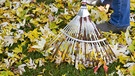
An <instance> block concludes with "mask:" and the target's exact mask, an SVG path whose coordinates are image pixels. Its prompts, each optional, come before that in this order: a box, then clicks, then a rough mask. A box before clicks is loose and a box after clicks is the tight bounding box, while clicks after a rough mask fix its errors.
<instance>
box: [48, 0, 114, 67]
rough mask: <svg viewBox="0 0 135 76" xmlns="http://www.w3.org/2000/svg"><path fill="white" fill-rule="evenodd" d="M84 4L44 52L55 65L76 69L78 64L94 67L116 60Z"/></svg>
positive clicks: (84, 2)
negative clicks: (73, 66)
mask: <svg viewBox="0 0 135 76" xmlns="http://www.w3.org/2000/svg"><path fill="white" fill-rule="evenodd" d="M86 4H87V3H86V1H82V4H81V8H80V10H79V12H78V14H77V15H76V16H75V17H74V18H73V19H72V20H71V21H70V22H69V23H68V24H67V25H66V26H65V27H64V28H63V29H61V30H60V33H59V34H58V35H57V36H56V38H54V40H53V41H51V43H50V45H49V49H48V50H46V53H47V54H48V53H49V54H48V55H50V58H53V59H54V61H55V62H56V63H57V64H60V63H62V62H68V63H71V64H73V65H75V67H76V68H78V65H79V64H83V65H84V66H85V67H94V66H97V65H98V64H100V61H101V60H103V61H104V62H105V63H107V64H109V63H112V62H113V61H114V60H115V59H116V56H115V54H114V53H113V51H112V49H111V47H110V46H109V44H108V43H107V41H106V38H103V36H102V34H101V33H100V32H99V30H98V29H97V28H96V24H95V23H94V22H93V21H92V20H91V19H90V17H89V16H90V13H89V12H88V10H87V7H86ZM48 51H49V52H48Z"/></svg>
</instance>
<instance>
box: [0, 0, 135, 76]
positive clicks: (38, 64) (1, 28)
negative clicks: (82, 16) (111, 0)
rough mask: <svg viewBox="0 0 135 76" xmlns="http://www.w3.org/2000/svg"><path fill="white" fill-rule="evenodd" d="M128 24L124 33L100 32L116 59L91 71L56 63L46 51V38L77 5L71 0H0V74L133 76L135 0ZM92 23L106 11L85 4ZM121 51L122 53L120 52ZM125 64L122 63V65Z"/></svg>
mask: <svg viewBox="0 0 135 76" xmlns="http://www.w3.org/2000/svg"><path fill="white" fill-rule="evenodd" d="M130 6H131V8H130V10H131V19H130V26H129V28H128V30H127V31H126V33H124V32H122V33H121V34H116V33H112V32H102V34H103V36H104V37H105V38H107V41H108V43H109V44H110V46H111V47H112V48H113V51H114V52H115V54H116V56H117V60H116V61H114V62H113V63H111V64H110V65H108V71H107V72H105V71H104V68H103V65H102V66H101V67H100V68H99V69H98V70H97V72H96V73H94V68H86V67H85V66H83V65H80V66H79V67H78V69H77V68H75V65H74V64H72V63H70V62H71V60H69V61H67V62H61V63H60V64H57V63H56V61H55V58H52V56H50V55H48V54H47V53H46V52H48V53H49V54H50V52H51V51H50V50H47V48H48V45H49V44H50V43H49V42H50V41H51V40H52V39H53V38H54V37H56V36H57V35H58V33H59V32H60V31H59V30H60V29H62V28H63V27H65V26H66V25H67V24H68V23H69V22H70V21H71V20H72V19H73V18H74V17H75V15H76V14H77V12H78V10H79V9H80V1H78V0H73V1H72V2H69V1H68V0H67V1H66V0H37V2H36V0H33V2H31V0H21V1H19V0H12V1H11V0H1V1H0V76H122V75H123V76H135V72H134V70H135V1H134V0H131V5H130ZM87 7H88V10H89V12H90V14H91V15H90V17H91V19H92V21H93V22H94V23H97V24H98V23H102V22H104V21H107V20H109V16H110V14H111V13H112V12H113V11H112V10H109V13H106V12H101V11H99V10H98V9H97V7H96V6H87ZM119 52H122V53H119ZM126 64H127V65H128V66H127V67H125V65H126Z"/></svg>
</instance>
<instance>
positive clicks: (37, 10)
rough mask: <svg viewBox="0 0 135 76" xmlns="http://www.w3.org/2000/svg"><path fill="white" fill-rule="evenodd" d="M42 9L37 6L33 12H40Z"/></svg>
mask: <svg viewBox="0 0 135 76" xmlns="http://www.w3.org/2000/svg"><path fill="white" fill-rule="evenodd" d="M41 10H42V9H41V8H38V7H37V8H36V9H35V10H33V13H36V12H39V11H41Z"/></svg>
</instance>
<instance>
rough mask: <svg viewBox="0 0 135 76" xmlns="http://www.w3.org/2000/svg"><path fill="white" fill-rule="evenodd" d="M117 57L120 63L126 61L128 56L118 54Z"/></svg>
mask: <svg viewBox="0 0 135 76" xmlns="http://www.w3.org/2000/svg"><path fill="white" fill-rule="evenodd" d="M118 58H119V61H120V62H121V63H122V64H125V63H126V62H127V61H129V58H130V57H129V56H126V55H124V54H121V55H120V56H118Z"/></svg>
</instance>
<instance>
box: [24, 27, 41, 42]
mask: <svg viewBox="0 0 135 76" xmlns="http://www.w3.org/2000/svg"><path fill="white" fill-rule="evenodd" d="M41 34H42V33H41V32H38V30H37V28H36V29H34V30H33V31H30V32H29V33H26V34H25V35H26V36H27V37H28V38H29V39H30V41H31V42H33V41H34V40H35V39H39V36H40V35H41Z"/></svg>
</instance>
